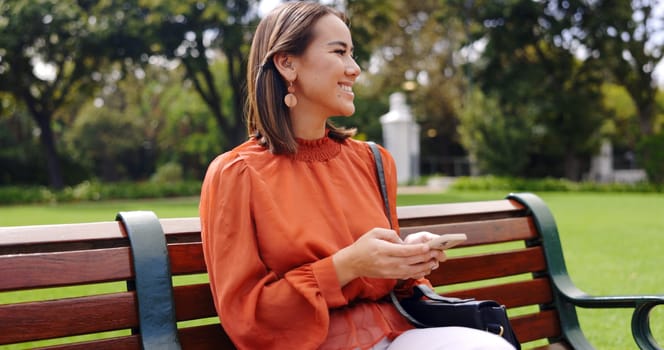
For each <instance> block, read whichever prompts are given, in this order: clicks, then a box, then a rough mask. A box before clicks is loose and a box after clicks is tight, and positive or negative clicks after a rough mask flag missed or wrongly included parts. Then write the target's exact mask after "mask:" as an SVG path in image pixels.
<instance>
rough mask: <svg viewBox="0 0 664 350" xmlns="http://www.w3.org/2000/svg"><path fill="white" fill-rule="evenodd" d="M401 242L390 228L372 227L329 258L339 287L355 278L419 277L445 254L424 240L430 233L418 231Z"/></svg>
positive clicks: (426, 273)
mask: <svg viewBox="0 0 664 350" xmlns="http://www.w3.org/2000/svg"><path fill="white" fill-rule="evenodd" d="M416 235H417V236H416V237H412V238H411V237H407V238H406V241H405V242H404V241H402V240H401V238H399V235H398V234H397V233H396V232H395V231H394V230H390V229H384V228H374V229H371V230H370V231H369V232H367V233H365V234H364V235H363V236H362V237H360V238H359V239H358V240H357V241H355V243H353V244H351V245H350V246H348V247H345V248H343V249H341V250H340V251H338V252H337V253H336V254H334V256H333V257H332V259H333V262H334V266H335V268H336V270H337V276H338V278H339V282H340V283H341V285H342V286H344V285H346V284H348V283H349V282H350V281H352V280H353V279H355V278H358V277H373V278H394V279H409V278H413V279H418V278H422V277H424V276H426V275H428V274H429V273H431V271H432V270H434V269H436V268H438V263H439V262H440V261H443V260H445V253H444V252H442V251H440V250H432V249H430V248H429V246H428V245H427V244H425V243H426V242H428V241H429V240H431V239H432V238H435V237H436V235H435V234H433V233H428V232H427V233H421V234H420V233H418V234H416Z"/></svg>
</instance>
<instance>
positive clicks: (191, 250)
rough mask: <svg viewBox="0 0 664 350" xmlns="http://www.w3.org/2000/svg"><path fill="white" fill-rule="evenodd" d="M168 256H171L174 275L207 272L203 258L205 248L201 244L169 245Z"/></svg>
mask: <svg viewBox="0 0 664 350" xmlns="http://www.w3.org/2000/svg"><path fill="white" fill-rule="evenodd" d="M199 237H200V235H199ZM168 255H169V256H170V260H171V273H172V274H173V275H188V274H192V273H206V272H207V268H206V267H205V259H204V258H203V247H202V246H201V243H200V242H194V243H169V244H168Z"/></svg>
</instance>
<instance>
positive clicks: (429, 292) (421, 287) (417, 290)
mask: <svg viewBox="0 0 664 350" xmlns="http://www.w3.org/2000/svg"><path fill="white" fill-rule="evenodd" d="M422 297H427V298H429V299H431V300H438V301H441V302H445V303H449V304H460V303H465V302H468V301H473V300H475V299H473V298H471V299H460V298H454V297H444V296H442V295H440V294H438V293H436V291H435V290H433V289H431V287H429V286H428V285H426V284H417V285H415V286H413V295H412V296H411V297H409V298H408V299H413V300H418V299H421V298H422ZM390 300H391V301H392V304H394V307H396V308H397V311H399V313H400V314H401V315H402V316H403V317H405V318H406V319H407V320H408V321H409V322H410V323H412V324H413V325H415V326H416V327H420V328H425V327H428V326H427V325H425V324H424V323H422V322H420V321H418V320H417V319H416V318H415V317H413V315H411V314H409V313H408V311H406V309H405V308H404V307H403V305H401V302H400V301H399V298H397V296H396V294H395V293H394V290H392V291H391V292H390Z"/></svg>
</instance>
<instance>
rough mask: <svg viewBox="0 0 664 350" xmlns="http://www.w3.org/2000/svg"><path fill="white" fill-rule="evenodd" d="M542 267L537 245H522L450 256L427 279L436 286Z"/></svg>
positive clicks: (542, 258) (526, 271)
mask: <svg viewBox="0 0 664 350" xmlns="http://www.w3.org/2000/svg"><path fill="white" fill-rule="evenodd" d="M545 269H546V263H545V260H544V253H543V252H542V250H541V248H540V247H533V248H522V249H518V250H510V251H505V252H497V253H486V254H476V255H471V256H463V257H454V258H449V259H448V260H446V261H444V262H442V263H441V264H440V268H439V269H438V270H435V271H433V273H432V274H431V275H429V276H427V277H428V278H429V280H431V283H432V284H434V285H436V286H440V285H448V284H454V283H463V282H471V281H479V280H486V279H491V278H498V277H506V276H513V275H518V274H523V273H531V272H537V271H542V270H545Z"/></svg>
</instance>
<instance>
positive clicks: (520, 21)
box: [474, 1, 604, 180]
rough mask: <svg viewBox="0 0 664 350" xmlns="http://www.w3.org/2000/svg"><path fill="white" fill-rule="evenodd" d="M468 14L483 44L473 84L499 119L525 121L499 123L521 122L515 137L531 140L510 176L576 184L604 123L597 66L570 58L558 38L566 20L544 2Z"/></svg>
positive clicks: (489, 5) (494, 5)
mask: <svg viewBox="0 0 664 350" xmlns="http://www.w3.org/2000/svg"><path fill="white" fill-rule="evenodd" d="M476 11H477V12H476V15H475V17H474V18H475V19H476V20H477V21H478V23H482V25H483V28H477V27H476V29H475V35H476V38H477V39H478V40H479V39H480V38H482V39H483V40H486V43H487V44H486V48H485V51H484V53H483V54H482V59H481V60H480V63H481V65H478V66H477V67H476V68H475V69H476V75H475V81H477V82H478V84H479V86H480V87H481V89H482V90H483V92H484V93H485V94H486V95H489V96H495V97H496V98H497V99H498V106H499V108H501V110H502V115H503V116H504V117H505V118H517V119H518V118H523V119H525V120H530V121H531V122H529V123H504V124H503V125H505V126H506V127H507V126H510V125H522V126H523V127H524V129H522V130H520V131H519V132H521V133H527V134H529V135H531V142H530V143H529V144H528V147H527V148H526V149H523V150H521V152H526V153H527V154H529V156H530V161H529V163H528V165H527V167H526V168H525V169H523V171H521V172H519V169H518V168H515V169H514V172H513V173H512V174H511V175H517V176H551V175H553V176H565V177H567V178H569V179H572V180H578V179H580V177H581V175H582V173H583V171H584V170H585V169H584V166H583V164H587V162H585V161H586V160H587V159H588V158H589V157H590V156H591V155H592V154H593V153H594V151H595V150H596V148H597V147H598V145H599V139H600V138H599V136H600V127H601V125H602V123H603V118H604V114H603V112H602V104H601V103H602V93H601V86H602V82H603V79H604V77H603V75H602V74H601V72H602V70H601V63H600V62H599V61H598V60H596V59H594V58H592V57H590V58H588V59H585V60H579V59H578V58H577V57H576V56H575V52H573V48H572V47H570V43H569V42H568V41H567V39H566V38H567V37H566V35H565V33H566V30H568V28H569V25H568V24H569V23H568V22H567V21H568V19H567V18H566V17H564V16H559V13H557V12H555V11H553V12H552V11H550V3H549V2H546V1H545V2H532V1H512V2H508V3H500V4H499V3H494V2H491V1H489V2H487V3H485V4H482V5H481V6H480V7H478V8H476ZM509 134H510V133H506V132H503V133H497V134H495V135H493V137H502V136H508V135H509ZM505 142H507V141H505ZM559 164H562V165H563V166H562V167H560V166H558V165H559Z"/></svg>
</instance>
